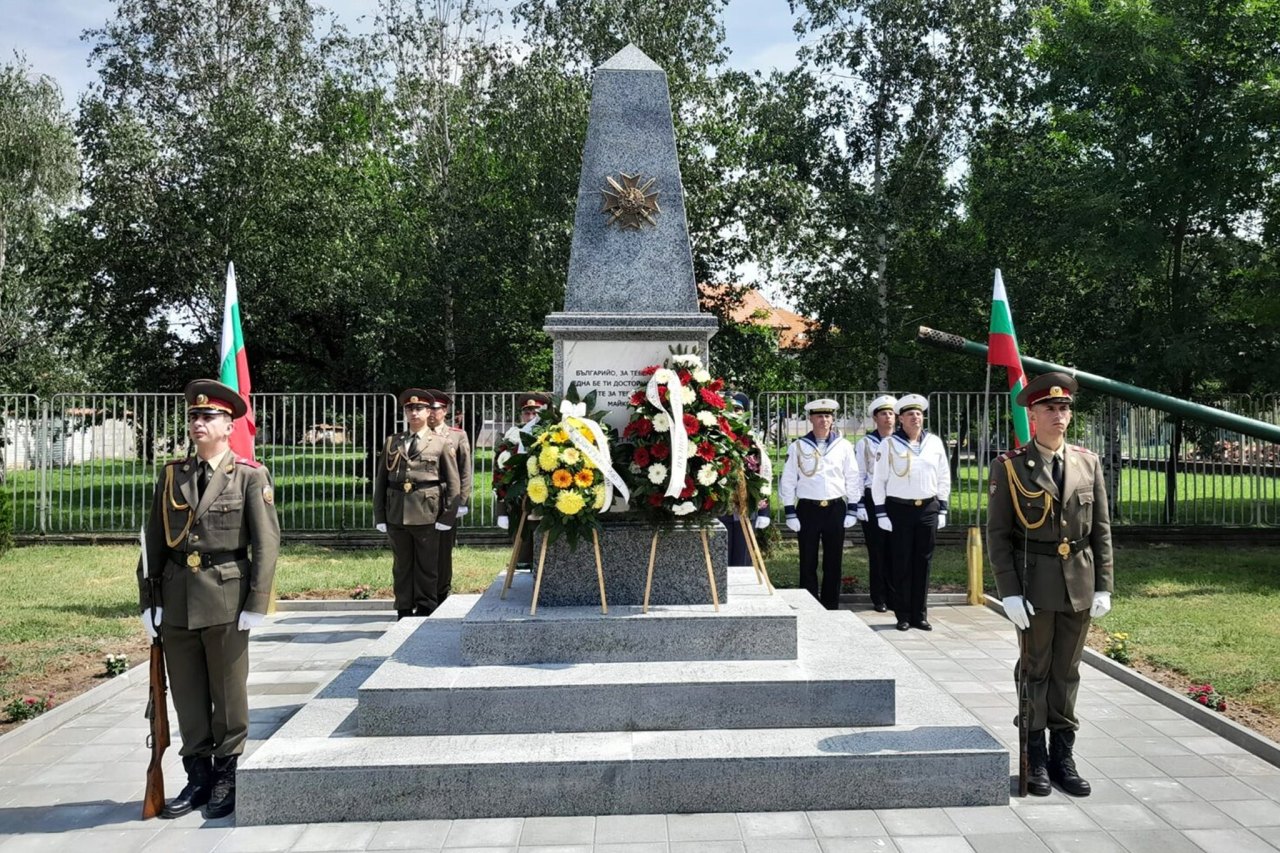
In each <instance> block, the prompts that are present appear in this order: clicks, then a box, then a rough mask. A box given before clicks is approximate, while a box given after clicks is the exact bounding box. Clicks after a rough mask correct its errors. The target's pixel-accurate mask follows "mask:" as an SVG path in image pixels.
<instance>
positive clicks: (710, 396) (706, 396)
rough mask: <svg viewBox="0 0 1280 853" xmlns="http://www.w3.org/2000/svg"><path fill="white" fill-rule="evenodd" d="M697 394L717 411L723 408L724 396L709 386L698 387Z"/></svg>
mask: <svg viewBox="0 0 1280 853" xmlns="http://www.w3.org/2000/svg"><path fill="white" fill-rule="evenodd" d="M698 396H699V397H701V398H702V402H704V403H706V404H707V405H708V406H710V407H711V408H713V409H716V410H717V411H719V410H720V409H723V408H724V398H723V397H721V396H720V395H719V394H717V393H716V392H715V391H712V390H711V389H710V388H699V389H698Z"/></svg>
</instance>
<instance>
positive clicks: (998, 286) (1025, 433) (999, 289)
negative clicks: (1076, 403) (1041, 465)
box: [987, 270, 1031, 447]
mask: <svg viewBox="0 0 1280 853" xmlns="http://www.w3.org/2000/svg"><path fill="white" fill-rule="evenodd" d="M987 364H989V365H991V366H993V367H1003V368H1004V369H1005V373H1006V374H1008V376H1009V411H1010V413H1011V414H1012V416H1013V432H1014V437H1013V441H1014V444H1015V446H1018V447H1021V446H1022V445H1024V444H1026V443H1027V442H1028V441H1030V440H1031V425H1030V423H1029V422H1028V420H1027V409H1026V407H1025V406H1019V405H1018V404H1017V403H1016V402H1015V401H1016V400H1017V398H1018V394H1019V392H1021V391H1022V389H1023V388H1024V387H1025V386H1026V384H1027V376H1026V374H1025V373H1023V372H1022V356H1021V355H1019V353H1018V336H1017V335H1016V334H1014V331H1013V312H1012V311H1010V310H1009V295H1008V294H1007V293H1005V292H1004V279H1003V278H1002V277H1001V276H1000V270H996V283H995V289H994V291H993V293H992V294H991V328H990V329H989V330H988V333H987Z"/></svg>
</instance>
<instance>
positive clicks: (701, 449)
mask: <svg viewBox="0 0 1280 853" xmlns="http://www.w3.org/2000/svg"><path fill="white" fill-rule="evenodd" d="M698 455H699V456H701V457H702V458H703V459H705V460H707V461H708V462H710V461H711V460H713V459H715V458H716V449H715V448H714V447H713V446H712V445H711V442H709V441H704V442H702V444H699V445H698Z"/></svg>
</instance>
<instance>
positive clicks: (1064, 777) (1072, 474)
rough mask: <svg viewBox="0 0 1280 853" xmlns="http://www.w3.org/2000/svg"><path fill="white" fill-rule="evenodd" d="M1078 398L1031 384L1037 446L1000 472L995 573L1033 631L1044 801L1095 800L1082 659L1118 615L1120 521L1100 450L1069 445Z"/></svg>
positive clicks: (1037, 788) (1068, 386)
mask: <svg viewBox="0 0 1280 853" xmlns="http://www.w3.org/2000/svg"><path fill="white" fill-rule="evenodd" d="M1076 391H1077V383H1076V380H1075V379H1073V378H1072V377H1070V376H1068V375H1067V374H1065V373H1046V374H1045V375H1043V376H1040V377H1038V378H1037V379H1035V380H1034V381H1033V382H1031V383H1030V384H1028V385H1027V386H1026V387H1025V388H1024V389H1023V390H1022V392H1021V393H1020V394H1019V395H1018V399H1017V402H1018V403H1019V404H1020V405H1024V406H1027V407H1028V413H1029V415H1030V419H1031V424H1032V426H1033V427H1034V430H1035V436H1036V437H1035V440H1034V441H1032V442H1031V443H1029V444H1028V445H1026V446H1024V447H1020V448H1018V449H1017V450H1013V451H1011V452H1009V453H1004V454H1002V455H1000V456H999V457H997V458H996V460H995V462H994V463H993V464H992V466H991V486H990V497H991V500H990V502H989V511H988V518H987V538H988V542H989V548H990V552H991V567H992V570H993V571H994V573H995V579H996V588H997V589H998V590H999V593H1000V596H1001V598H1002V599H1003V604H1004V610H1005V613H1006V614H1007V615H1008V617H1009V620H1010V621H1011V622H1013V623H1014V625H1016V626H1017V627H1018V628H1019V630H1021V631H1023V632H1025V637H1024V639H1025V642H1026V658H1027V672H1026V677H1027V682H1028V687H1029V693H1030V698H1031V723H1030V726H1029V729H1030V732H1029V743H1028V749H1027V752H1028V758H1029V761H1028V763H1029V766H1030V773H1029V776H1028V784H1027V790H1028V791H1029V792H1030V793H1032V794H1035V795H1037V796H1047V795H1048V794H1049V793H1050V790H1051V788H1050V781H1052V782H1056V783H1057V784H1058V786H1059V787H1061V788H1062V790H1064V791H1066V792H1067V793H1068V794H1072V795H1074V796H1078V797H1084V796H1088V795H1089V792H1090V786H1089V783H1088V782H1087V781H1085V780H1084V779H1082V778H1080V775H1079V774H1078V773H1077V772H1076V765H1075V758H1074V756H1073V749H1074V746H1075V739H1076V735H1075V733H1076V730H1077V729H1078V728H1079V727H1080V724H1079V721H1078V720H1077V719H1076V712H1075V711H1076V694H1077V693H1078V692H1079V689H1080V656H1081V654H1082V652H1083V651H1084V642H1085V638H1086V636H1087V635H1088V633H1089V622H1090V620H1091V619H1092V618H1095V617H1100V616H1104V615H1106V613H1107V611H1109V610H1110V609H1111V587H1112V557H1111V518H1110V514H1109V512H1108V508H1107V492H1106V486H1105V484H1104V482H1103V479H1102V467H1101V465H1100V464H1099V462H1098V457H1097V456H1096V455H1095V454H1094V453H1092V452H1091V451H1089V450H1087V449H1085V448H1083V447H1077V446H1075V445H1070V444H1067V443H1066V441H1065V435H1066V431H1067V427H1068V426H1069V425H1070V424H1071V404H1072V402H1073V400H1074V396H1075V393H1076ZM1018 677H1019V672H1018V670H1017V668H1015V671H1014V679H1015V681H1016V680H1017V679H1018ZM1046 728H1047V729H1048V730H1049V745H1048V749H1047V750H1046V748H1045V729H1046Z"/></svg>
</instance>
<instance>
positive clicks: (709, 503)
mask: <svg viewBox="0 0 1280 853" xmlns="http://www.w3.org/2000/svg"><path fill="white" fill-rule="evenodd" d="M715 505H716V499H715V498H714V497H712V496H711V495H707V499H706V500H705V501H703V502H702V508H703V509H704V510H707V509H711V508H712V507H713V506H715Z"/></svg>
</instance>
